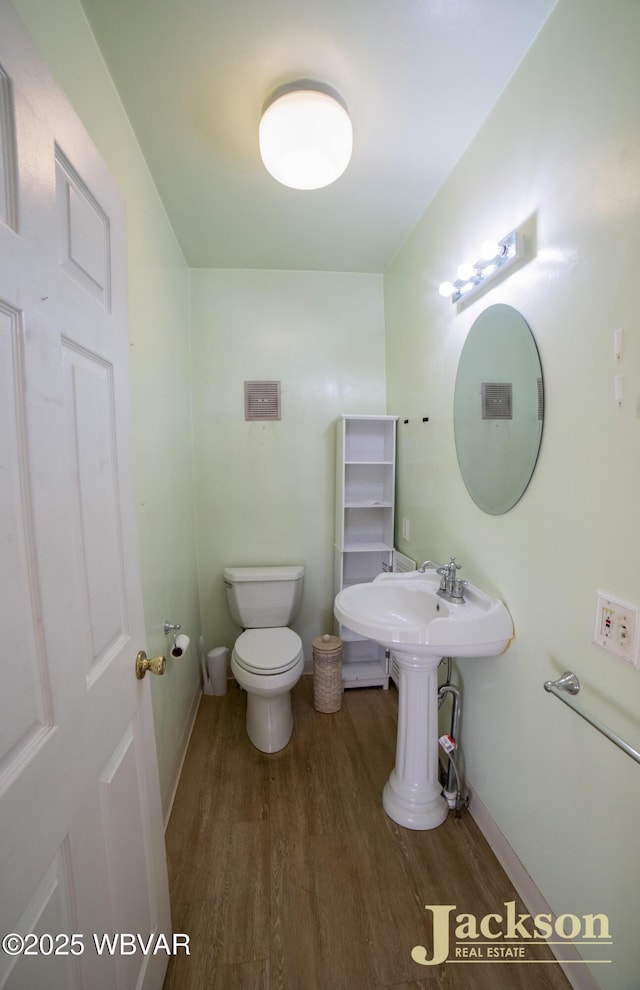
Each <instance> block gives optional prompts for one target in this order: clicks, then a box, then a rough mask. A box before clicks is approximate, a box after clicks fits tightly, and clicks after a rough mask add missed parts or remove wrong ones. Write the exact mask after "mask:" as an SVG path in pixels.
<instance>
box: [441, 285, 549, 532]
mask: <svg viewBox="0 0 640 990" xmlns="http://www.w3.org/2000/svg"><path fill="white" fill-rule="evenodd" d="M543 415H544V389H543V382H542V367H541V364H540V357H539V355H538V348H537V347H536V342H535V340H534V339H533V334H532V333H531V330H530V329H529V326H528V324H527V322H526V321H525V319H524V318H523V317H522V316H521V315H520V313H518V311H517V310H515V309H513V307H511V306H505V305H501V304H500V305H496V306H489V307H488V309H485V310H484V312H483V313H481V314H480V316H479V317H478V318H477V319H476V320H475V322H474V323H473V325H472V327H471V329H470V331H469V334H468V336H467V339H466V340H465V343H464V347H463V348H462V353H461V355H460V362H459V364H458V373H457V376H456V387H455V395H454V404H453V423H454V430H455V439H456V453H457V455H458V463H459V465H460V471H461V472H462V477H463V479H464V483H465V485H466V486H467V490H468V491H469V494H470V495H471V498H472V499H473V501H474V502H475V503H476V505H478V506H480V508H481V509H483V510H484V511H485V512H489V513H491V514H492V515H500V513H502V512H507V511H508V510H509V509H511V508H513V506H514V505H515V504H516V502H517V501H518V500H519V499H520V498H521V497H522V494H523V493H524V491H525V489H526V487H527V485H528V484H529V481H530V479H531V475H532V474H533V469H534V468H535V466H536V460H537V458H538V451H539V450H540V441H541V438H542V423H543Z"/></svg>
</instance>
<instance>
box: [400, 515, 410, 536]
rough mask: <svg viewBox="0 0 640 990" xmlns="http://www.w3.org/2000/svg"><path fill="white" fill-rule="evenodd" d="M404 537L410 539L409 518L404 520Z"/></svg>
mask: <svg viewBox="0 0 640 990" xmlns="http://www.w3.org/2000/svg"><path fill="white" fill-rule="evenodd" d="M402 539H403V540H408V539H409V520H408V519H403V520H402Z"/></svg>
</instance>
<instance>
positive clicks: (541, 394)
mask: <svg viewBox="0 0 640 990" xmlns="http://www.w3.org/2000/svg"><path fill="white" fill-rule="evenodd" d="M538 419H540V420H542V419H544V387H543V385H542V378H538Z"/></svg>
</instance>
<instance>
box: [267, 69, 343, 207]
mask: <svg viewBox="0 0 640 990" xmlns="http://www.w3.org/2000/svg"><path fill="white" fill-rule="evenodd" d="M258 136H259V142H260V154H261V156H262V161H263V162H264V166H265V168H266V170H267V172H269V173H270V174H271V175H272V176H273V178H274V179H277V181H278V182H281V183H282V184H283V185H284V186H289V187H290V188H291V189H322V188H323V187H324V186H328V185H330V184H331V183H332V182H335V180H336V179H337V178H339V177H340V176H341V175H342V173H343V172H344V170H345V169H346V167H347V165H348V164H349V161H350V159H351V151H352V148H353V128H352V126H351V118H350V117H349V114H348V112H347V108H346V105H345V103H344V100H343V99H342V97H341V96H340V94H339V93H337V92H336V91H335V90H334V89H332V87H331V86H327V85H325V84H324V83H317V82H312V81H310V80H308V79H302V80H298V82H294V83H287V84H286V85H284V86H279V87H278V89H276V90H275V91H274V92H273V93H272V94H271V96H270V97H269V98H268V99H267V100H266V102H265V104H264V106H263V108H262V119H261V120H260V129H259V132H258Z"/></svg>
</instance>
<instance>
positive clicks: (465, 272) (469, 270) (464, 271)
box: [457, 261, 477, 281]
mask: <svg viewBox="0 0 640 990" xmlns="http://www.w3.org/2000/svg"><path fill="white" fill-rule="evenodd" d="M457 274H458V278H461V279H462V280H463V281H467V279H470V278H474V276H475V275H476V274H477V272H476V267H475V265H471V264H469V262H468V261H465V262H464V263H463V264H462V265H459V266H458V273H457Z"/></svg>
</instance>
